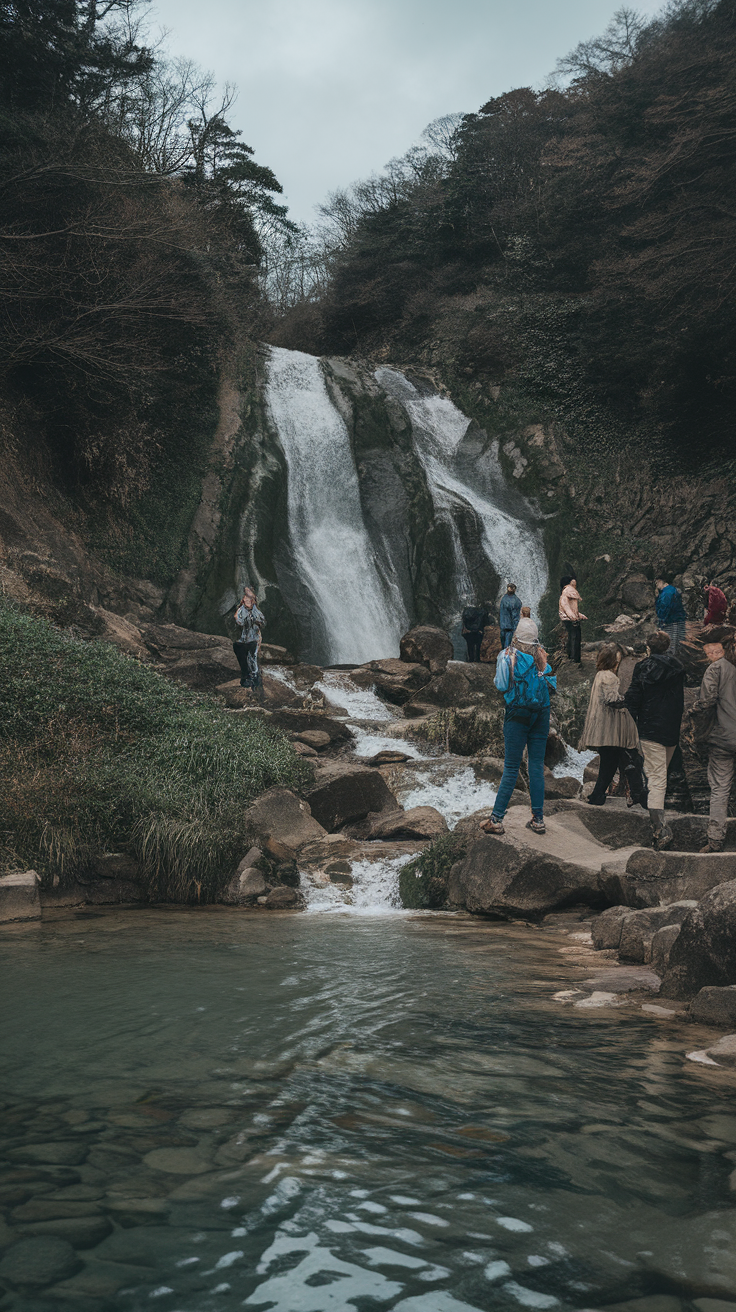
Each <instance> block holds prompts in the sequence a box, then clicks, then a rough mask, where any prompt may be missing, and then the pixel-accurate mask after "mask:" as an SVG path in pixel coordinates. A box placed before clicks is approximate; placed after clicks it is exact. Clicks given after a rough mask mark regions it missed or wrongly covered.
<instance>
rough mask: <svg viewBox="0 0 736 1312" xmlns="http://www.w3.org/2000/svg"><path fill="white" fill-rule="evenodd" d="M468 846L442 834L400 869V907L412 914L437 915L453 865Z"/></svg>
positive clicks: (460, 840)
mask: <svg viewBox="0 0 736 1312" xmlns="http://www.w3.org/2000/svg"><path fill="white" fill-rule="evenodd" d="M466 850H467V842H466V840H465V839H464V838H462V837H461V835H460V834H443V836H442V838H436V839H435V840H434V842H433V843H431V844H430V846H429V847H426V848H425V849H424V851H423V852H421V853H420V855H419V856H418V857H415V859H414V860H413V861H410V862H409V863H408V865H405V866H403V867H402V869H401V874H400V876H399V893H400V896H401V902H402V905H403V906H405V907H408V908H409V909H410V910H412V911H436V910H437V909H438V908H439V907H443V906H444V905H445V902H446V901H447V882H448V880H449V878H450V871H451V869H452V867H453V866H454V864H455V862H456V861H459V860H460V859H461V857H464V856H465V852H466Z"/></svg>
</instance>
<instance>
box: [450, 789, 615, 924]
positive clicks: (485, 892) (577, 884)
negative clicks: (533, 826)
mask: <svg viewBox="0 0 736 1312" xmlns="http://www.w3.org/2000/svg"><path fill="white" fill-rule="evenodd" d="M528 816H529V812H528V810H527V808H526V807H510V808H509V811H508V812H507V815H506V818H505V821H504V825H505V827H506V834H505V836H504V837H503V838H496V837H483V838H480V839H479V840H478V841H477V842H475V843H474V844H473V845H472V846H471V847H470V848H469V849H468V852H467V855H466V856H465V857H464V858H463V860H462V861H459V862H458V863H457V864H456V865H455V866H453V869H452V872H451V874H450V881H449V888H448V901H449V902H450V903H451V904H452V905H455V906H464V907H465V908H466V909H467V910H468V911H471V912H476V913H481V914H484V915H491V916H500V917H504V918H506V917H510V916H524V917H527V918H530V919H539V918H541V917H542V916H544V915H546V914H548V913H549V912H551V911H555V910H559V909H561V908H563V907H566V906H570V905H572V904H574V903H584V904H586V905H587V906H593V907H595V906H602V905H604V904H605V900H606V899H605V894H604V892H603V889H602V887H601V877H600V876H601V868H602V866H603V865H604V864H605V863H606V862H607V861H609V859H610V856H611V853H610V851H609V850H608V849H607V848H605V847H603V846H602V845H601V844H600V843H597V842H596V841H595V840H594V839H592V838H591V836H590V835H589V834H588V833H587V832H586V830H585V828H584V827H583V826H582V825H581V824H580V823H579V821H578V820H577V817H576V816H575V815H570V814H565V813H563V814H562V815H561V816H559V817H558V816H550V817H549V818H548V819H547V821H546V824H547V833H546V834H545V835H544V836H540V835H537V834H534V833H533V832H532V831H531V830H529V829H527V828H526V827H525V826H526V821H527V819H528ZM627 855H628V853H627V852H626V850H625V849H624V854H622V857H623V861H624V862H625V859H626V856H627Z"/></svg>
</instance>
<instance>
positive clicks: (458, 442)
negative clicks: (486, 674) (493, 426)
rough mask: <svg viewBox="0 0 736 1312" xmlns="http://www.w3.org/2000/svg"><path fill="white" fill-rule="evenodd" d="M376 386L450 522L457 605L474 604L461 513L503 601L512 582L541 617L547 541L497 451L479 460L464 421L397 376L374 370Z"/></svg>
mask: <svg viewBox="0 0 736 1312" xmlns="http://www.w3.org/2000/svg"><path fill="white" fill-rule="evenodd" d="M375 378H376V380H377V382H378V383H379V384H380V385H381V387H383V388H384V389H385V391H386V392H387V393H388V394H389V395H390V396H393V397H394V398H395V399H396V400H397V401H398V402H399V403H400V404H401V405H402V406H403V408H404V410H405V412H406V414H407V416H408V417H409V420H410V422H411V426H412V430H413V436H414V447H415V450H416V452H417V455H418V456H419V458H420V460H421V462H422V464H423V466H424V470H425V473H426V476H427V482H428V484H429V488H430V492H431V494H432V499H433V501H434V506H435V511H436V512H437V514H438V515H440V516H443V517H444V518H446V519H447V520H448V521H449V524H450V528H451V537H452V542H453V546H454V552H455V579H456V586H457V595H458V600H459V602H460V603H461V604H462V602H463V601H470V600H473V599H474V598H472V597H471V596H470V595H469V591H468V587H469V571H468V566H467V562H466V560H465V555H464V552H463V548H462V543H461V541H460V535H459V534H458V532H457V530H456V528H455V525H454V521H453V511H456V510H457V508H458V507H460V506H463V505H464V506H469V507H470V509H471V510H473V511H474V512H475V514H476V516H477V518H478V522H479V524H480V528H481V533H482V541H483V549H484V552H485V554H486V556H487V558H488V559H489V560H490V562H491V564H492V565H493V567H494V569H495V570H496V572H497V574H498V575H499V576H500V578H501V588H500V591H499V595H501V593H503V592H504V591H505V590H506V584H507V582H510V581H513V582H514V583H516V585H517V595H518V596H519V597H520V598H521V600H522V602H523V603H524V604H525V605H528V606H531V608H532V613H533V614H535V615H538V613H539V602H540V600H541V598H542V596H543V594H544V592H545V591H546V588H547V583H548V577H549V576H548V572H547V563H546V559H545V554H544V544H543V541H542V535H541V533H540V531H539V529H538V528H536V527H534V526H533V518H534V516H533V512H532V510H531V507H530V506H529V505H528V503H526V502H525V501H524V499H523V498H522V497H521V496H520V495H519V494H518V493H516V494H514V493H513V490H512V491H511V492H509V490H508V487H507V483H506V479H505V476H504V473H503V470H502V469H501V465H500V461H499V458H498V451H497V446H494V447H492V448H491V449H489V450H486V451H480V452H479V451H477V450H475V449H473V445H474V444H470V445H469V446H468V444H467V442H466V438H467V435H468V429H469V427H470V420H469V419H468V418H467V416H466V415H464V414H463V413H462V411H460V410H458V408H457V406H455V405H453V403H452V401H448V400H447V399H446V398H444V397H441V396H437V395H434V396H423V395H422V394H421V393H420V392H419V390H418V389H417V388H416V387H415V386H414V385H413V383H411V382H410V381H409V379H408V378H405V377H404V375H403V374H401V373H399V372H398V371H397V370H395V369H386V368H381V369H377V370H376V373H375ZM466 448H467V449H466ZM471 480H472V486H471ZM504 503H506V504H505V505H504ZM514 511H516V513H513V512H514ZM479 600H480V599H479Z"/></svg>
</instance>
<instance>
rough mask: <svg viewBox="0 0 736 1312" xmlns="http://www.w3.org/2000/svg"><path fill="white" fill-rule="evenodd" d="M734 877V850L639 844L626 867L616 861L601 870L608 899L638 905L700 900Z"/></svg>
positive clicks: (735, 869)
mask: <svg viewBox="0 0 736 1312" xmlns="http://www.w3.org/2000/svg"><path fill="white" fill-rule="evenodd" d="M591 810H592V808H591ZM735 879H736V853H734V852H707V853H699V852H673V851H669V852H655V851H653V850H652V849H651V848H646V849H645V848H640V849H638V850H637V851H635V852H632V853H631V855H630V856H629V858H628V860H627V862H626V866H625V869H622V867H621V864H620V863H618V862H617V863H616V864H615V866H613V867H612V868H611V869H610V870H609V869H607V868H604V870H603V872H602V885H603V889H604V892H605V894H606V901H608V902H610V903H620V904H622V905H625V906H629V907H636V908H639V907H658V906H662V905H663V904H665V903H670V902H682V901H684V900H686V899H693V900H694V901H696V902H698V901H700V899H701V898H703V897H705V895H706V893H708V892H709V891H710V890H711V889H712V888H715V887H717V885H719V884H724V883H728V882H729V881H731V880H735Z"/></svg>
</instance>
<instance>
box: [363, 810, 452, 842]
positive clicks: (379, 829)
mask: <svg viewBox="0 0 736 1312" xmlns="http://www.w3.org/2000/svg"><path fill="white" fill-rule="evenodd" d="M447 832H448V825H447V821H446V820H445V817H444V816H443V815H440V812H439V811H436V810H435V808H434V807H433V806H414V807H412V808H411V809H410V810H409V811H391V812H389V813H388V814H387V815H381V816H377V817H376V819H375V820H373V821H372V822H371V826H370V830H369V833H368V837H369V838H374V839H375V838H380V839H383V840H386V841H388V842H401V841H404V840H406V841H410V840H411V839H419V838H439V837H440V835H441V834H446V833H447Z"/></svg>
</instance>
